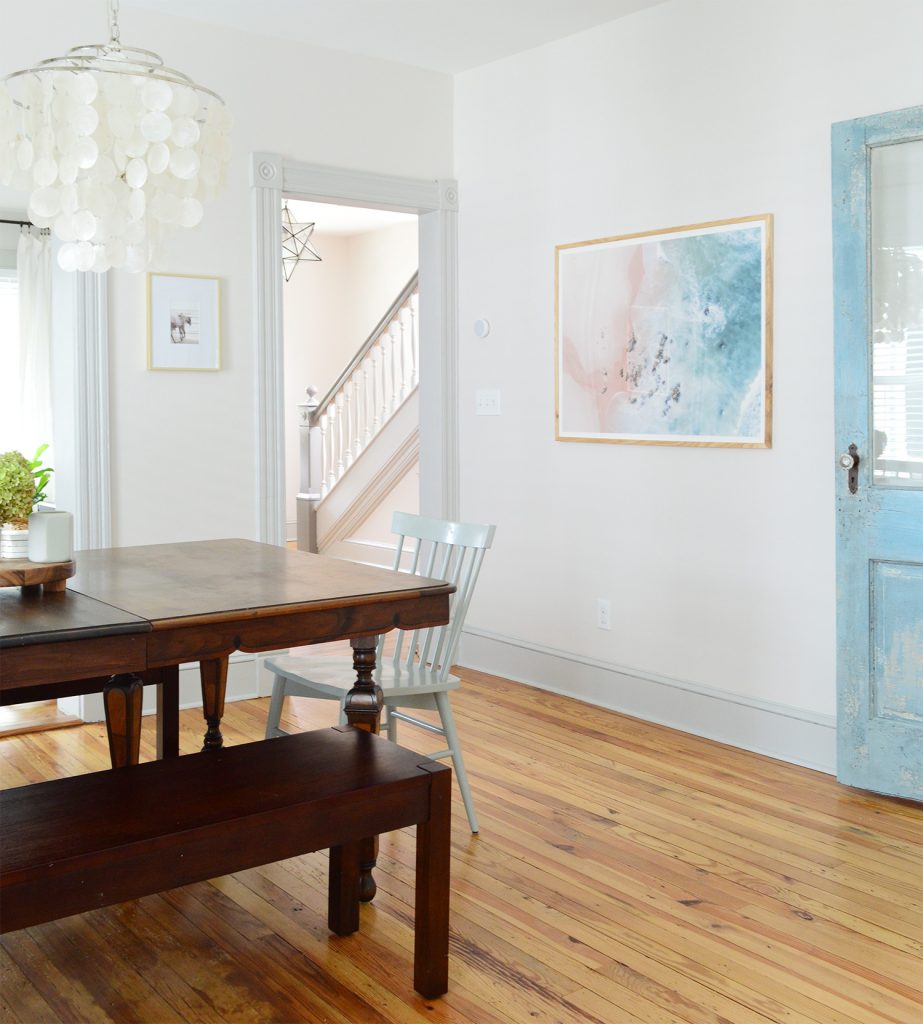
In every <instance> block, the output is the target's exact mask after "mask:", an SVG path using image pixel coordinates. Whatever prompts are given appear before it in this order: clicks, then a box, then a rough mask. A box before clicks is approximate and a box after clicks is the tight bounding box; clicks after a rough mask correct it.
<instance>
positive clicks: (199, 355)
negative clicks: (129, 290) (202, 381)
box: [147, 273, 221, 371]
mask: <svg viewBox="0 0 923 1024" xmlns="http://www.w3.org/2000/svg"><path fill="white" fill-rule="evenodd" d="M147 368H148V369H149V370H198V371H212V370H220V369H221V281H220V279H219V278H217V277H204V276H201V275H198V274H153V273H151V274H148V275H147Z"/></svg>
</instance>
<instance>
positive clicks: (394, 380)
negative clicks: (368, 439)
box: [388, 329, 401, 413]
mask: <svg viewBox="0 0 923 1024" xmlns="http://www.w3.org/2000/svg"><path fill="white" fill-rule="evenodd" d="M388 338H390V340H391V401H390V402H389V403H388V408H389V410H390V411H391V412H392V413H393V412H394V410H395V409H396V408H397V396H398V392H399V391H400V389H401V386H400V383H399V381H398V376H397V338H396V337H395V336H394V334H392V333H391V329H389V330H388Z"/></svg>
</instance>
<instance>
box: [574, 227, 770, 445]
mask: <svg viewBox="0 0 923 1024" xmlns="http://www.w3.org/2000/svg"><path fill="white" fill-rule="evenodd" d="M748 223H761V224H762V225H763V246H762V270H763V273H762V314H761V323H762V328H763V351H762V357H763V358H762V367H763V375H764V380H763V437H762V439H761V440H759V441H737V440H713V439H712V440H702V441H699V440H689V439H687V438H684V439H682V440H674V439H671V438H670V437H669V436H668V435H665V436H662V437H661V436H651V437H640V438H639V437H620V436H614V435H613V436H586V435H577V434H574V433H572V432H568V433H562V430H561V386H562V380H561V350H560V346H561V254H562V252H565V251H567V250H572V249H580V248H586V247H588V246H594V245H603V244H606V243H612V242H627V241H632V240H634V239H650V238H655V237H660V236H670V235H675V234H679V233H683V232H685V233H695V232H700V231H706V230H708V229H714V228H723V227H728V226H731V225H740V224H748ZM772 369H773V215H772V214H771V213H762V214H753V215H751V216H746V217H732V218H727V219H724V220H715V221H706V222H703V223H699V224H687V225H684V226H680V227H672V228H661V229H658V230H654V231H639V232H634V233H631V234H625V235H612V236H609V237H605V238H594V239H590V240H587V241H582V242H568V243H566V244H562V245H557V246H555V254H554V431H555V440H556V441H567V442H576V443H581V444H636V445H660V446H670V447H685V448H771V447H772V393H773V382H772Z"/></svg>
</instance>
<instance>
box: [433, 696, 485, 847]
mask: <svg viewBox="0 0 923 1024" xmlns="http://www.w3.org/2000/svg"><path fill="white" fill-rule="evenodd" d="M433 696H434V697H435V698H436V708H437V709H438V711H439V717H440V718H441V719H442V728H443V730H444V731H445V738H446V741H447V742H448V745H449V749H450V750H451V751H452V763H453V764H454V765H455V777H456V778H457V779H458V788H459V789H460V790H461V795H462V800H463V801H464V803H465V811H466V813H467V815H468V824H469V825H470V826H471V831H472V832H478V831H479V829H478V816H477V815H476V814H475V813H474V799H473V798H472V796H471V787H470V786H469V785H468V773H467V772H466V771H465V761H464V758H463V757H462V752H461V744H460V743H459V741H458V732H457V730H456V728H455V719H454V717H453V716H452V705H451V704H450V703H449V695H448V694H447V693H446V692H445V691H442V692H440V693H435V694H433Z"/></svg>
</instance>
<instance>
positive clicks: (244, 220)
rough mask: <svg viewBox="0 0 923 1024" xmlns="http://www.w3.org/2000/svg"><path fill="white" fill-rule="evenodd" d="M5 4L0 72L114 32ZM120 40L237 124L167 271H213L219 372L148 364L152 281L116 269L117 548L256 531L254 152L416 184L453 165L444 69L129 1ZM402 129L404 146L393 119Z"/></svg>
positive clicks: (89, 2) (77, 18)
mask: <svg viewBox="0 0 923 1024" xmlns="http://www.w3.org/2000/svg"><path fill="white" fill-rule="evenodd" d="M6 7H12V5H5V9H4V12H3V31H2V33H0V68H2V69H3V70H4V71H11V70H13V69H15V68H19V67H22V66H23V65H24V64H26V63H27V62H32V61H36V60H38V59H41V58H44V57H49V56H52V55H53V54H57V53H61V52H63V51H64V50H66V49H67V48H69V47H71V46H73V45H75V44H77V43H82V42H85V41H86V40H87V38H90V37H93V38H99V39H101V38H102V37H103V36H104V35H105V30H106V22H105V11H104V6H103V5H101V4H100V3H99V0H43V2H42V3H41V4H31V5H26V4H25V3H18V4H17V5H16V6H15V8H14V9H12V10H7V9H6ZM121 26H122V40H123V42H125V44H126V45H136V46H141V47H145V48H147V49H152V50H156V51H158V52H159V53H160V54H161V55H162V56H163V57H164V59H165V60H166V62H167V63H168V64H170V65H172V66H174V67H178V68H180V69H182V70H186V71H188V72H189V73H191V74H193V75H195V76H197V77H199V78H201V80H202V82H203V84H205V85H208V86H209V87H211V88H213V89H215V90H216V91H218V92H220V93H221V94H222V95H223V96H224V98H225V99H226V101H227V103H228V107H229V109H230V110H231V112H232V114H233V118H234V131H233V137H232V142H233V156H232V163H231V167H230V181H229V188H228V190H227V191H226V193H225V194H224V195H223V196H222V197H221V198H220V199H219V200H217V201H216V202H213V203H210V204H209V205H208V206H207V207H206V215H205V220H204V221H203V223H202V225H200V227H199V228H197V229H196V230H194V231H186V232H183V233H182V234H181V235H179V236H177V238H176V239H175V240H174V241H173V243H172V244H171V245H170V247H169V250H168V253H167V255H166V256H165V258H164V260H163V262H162V264H161V265H159V266H157V267H154V268H152V269H154V270H157V271H160V272H166V273H170V272H175V273H192V274H206V275H214V276H218V277H220V278H221V279H222V285H223V309H222V315H223V337H222V359H223V369H222V370H221V372H220V373H211V374H209V373H189V374H183V373H153V372H149V371H147V370H146V369H145V365H146V358H145V344H146V341H145V339H146V326H145V322H144V320H145V312H144V310H145V297H144V296H145V282H144V276H143V275H141V276H132V275H129V274H127V273H124V272H115V273H113V274H112V275H111V290H110V295H111V325H110V339H111V399H112V478H113V488H114V494H113V534H114V542H115V543H116V544H137V543H156V542H160V541H176V540H191V539H198V538H205V537H226V536H244V537H248V536H254V535H255V533H256V495H255V493H254V489H255V483H254V481H255V468H254V464H255V443H254V426H255V394H254V388H255V385H254V380H255V372H254V368H255V359H254V351H253V340H252V339H253V330H252V298H251V288H252V279H253V273H252V266H251V263H252V242H251V237H250V235H251V227H250V186H249V154H250V153H251V152H252V151H255V150H260V151H273V152H279V153H282V154H284V155H287V156H290V157H293V158H296V159H299V160H303V161H307V162H311V163H316V164H326V165H330V166H334V167H347V168H355V169H359V170H368V171H375V172H381V173H386V174H397V175H405V176H409V177H415V178H433V179H435V178H438V177H447V176H450V175H451V172H452V138H451V116H452V112H451V103H452V82H451V79H450V78H449V77H448V76H444V75H439V74H435V73H432V72H427V71H422V70H418V69H412V68H406V67H400V66H398V65H394V64H391V63H389V62H385V61H378V60H373V59H370V58H364V57H350V56H347V55H344V54H339V53H333V52H331V51H325V50H320V49H313V48H311V47H306V46H305V45H303V44H300V43H299V44H295V43H290V42H288V41H285V40H279V39H273V40H270V39H263V38H260V37H258V36H254V35H252V34H247V33H242V32H236V31H233V30H228V29H222V28H217V27H211V26H207V25H203V24H201V23H198V22H194V21H186V20H182V19H176V18H169V17H166V16H163V15H158V14H153V13H148V12H142V11H138V10H134V9H125V8H123V9H122V11H121ZM398 123H399V124H401V125H402V127H403V128H404V129H406V130H404V131H402V132H401V135H400V139H399V141H398V139H397V136H396V135H395V132H394V128H393V126H394V125H395V124H398Z"/></svg>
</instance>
